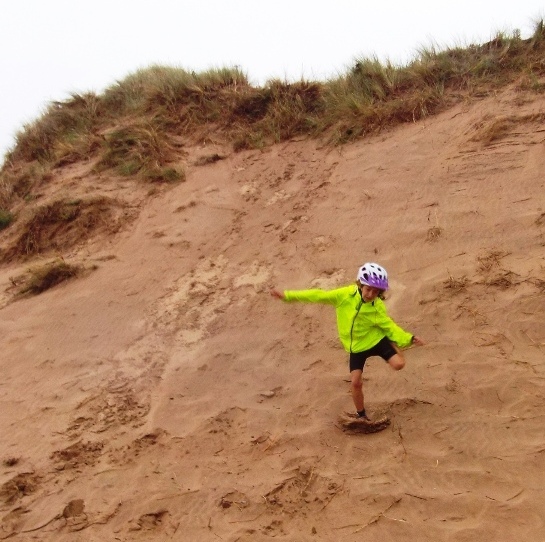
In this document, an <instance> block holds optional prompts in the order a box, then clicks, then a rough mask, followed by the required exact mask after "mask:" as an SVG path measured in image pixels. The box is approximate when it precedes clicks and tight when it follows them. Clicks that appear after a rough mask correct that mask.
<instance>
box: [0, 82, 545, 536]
mask: <svg viewBox="0 0 545 542" xmlns="http://www.w3.org/2000/svg"><path fill="white" fill-rule="evenodd" d="M544 106H545V100H544V99H543V97H542V96H539V95H534V94H522V93H520V92H519V93H516V92H514V91H506V92H504V93H501V94H499V95H498V96H495V97H489V98H486V99H483V100H482V101H479V102H476V103H471V104H464V105H463V106H459V107H457V108H456V109H453V110H450V111H448V112H446V113H444V114H442V115H440V116H438V117H436V118H431V119H428V120H426V121H424V122H420V123H417V124H413V125H408V126H403V127H400V128H398V129H396V130H394V131H392V132H391V133H387V134H383V135H381V136H379V137H375V138H372V139H368V140H366V141H362V142H358V143H356V144H353V145H349V146H346V147H343V148H342V149H331V148H329V147H321V146H320V145H319V144H318V143H317V142H315V141H310V142H309V141H291V142H289V143H287V144H283V145H277V146H275V147H272V148H269V149H267V150H265V151H264V152H257V151H252V152H244V153H240V154H232V153H229V152H228V150H227V149H226V148H222V147H221V146H220V145H219V144H214V143H212V142H211V143H209V144H208V145H207V146H202V147H194V148H191V149H187V150H189V152H190V155H189V156H190V158H189V166H188V179H187V182H185V183H182V184H180V185H178V186H175V187H173V188H168V189H164V190H161V191H159V193H157V194H155V195H154V196H153V197H151V196H147V195H146V193H145V190H144V189H142V188H138V189H137V188H136V187H133V188H130V187H129V188H126V187H125V188H124V189H123V190H125V192H123V191H122V190H121V189H120V192H119V194H118V195H119V197H125V198H128V197H129V196H128V195H127V194H128V193H131V194H132V195H131V196H130V197H132V198H133V200H132V203H131V204H132V205H133V206H135V207H138V209H139V215H138V218H137V220H136V221H134V222H132V223H131V224H129V225H128V226H127V227H126V228H125V230H123V231H122V232H121V233H119V234H118V235H116V236H110V237H104V236H102V237H99V238H95V240H94V241H92V242H90V243H89V244H87V245H82V246H81V247H79V248H78V249H76V250H72V251H70V252H67V253H66V254H64V256H65V257H66V258H67V260H74V261H85V262H86V263H88V264H93V263H95V264H97V265H98V269H97V270H95V271H94V272H92V273H90V274H88V275H87V276H85V277H83V278H80V279H77V280H74V281H72V282H68V283H66V284H63V285H60V286H58V287H56V288H54V289H52V290H50V291H48V292H45V293H44V294H42V295H40V296H38V297H34V298H28V299H24V300H19V301H16V302H12V303H7V301H8V300H9V298H10V295H11V291H12V288H11V283H10V280H9V278H10V277H13V276H15V275H17V273H20V272H22V271H23V270H24V269H25V267H26V266H28V264H18V265H15V264H11V265H9V266H4V267H2V268H0V285H1V286H2V292H3V298H2V300H3V301H2V303H3V308H2V309H1V310H0V337H1V339H0V341H1V372H2V379H1V382H0V401H1V412H2V414H1V416H0V423H1V425H0V431H1V435H2V440H1V453H0V459H2V461H3V465H2V466H1V467H0V472H1V474H2V475H1V479H0V483H1V484H2V490H1V501H0V507H1V508H0V514H1V515H0V517H1V523H0V539H3V538H11V539H12V540H25V541H26V540H44V541H46V540H47V541H49V540H51V541H53V540H55V541H71V542H72V541H104V540H123V541H132V540H146V541H155V540H156V541H164V540H184V541H185V540H190V541H216V540H225V541H232V542H234V541H236V540H239V541H244V540H247V541H249V540H252V541H255V540H268V539H270V538H271V537H273V538H275V539H277V540H286V541H306V540H343V541H344V540H346V541H353V540H354V541H355V540H363V539H373V540H383V541H385V542H387V541H393V540H395V541H396V542H404V541H407V542H408V541H411V542H413V541H415V540H418V541H437V540H444V541H456V542H461V541H474V540H494V541H496V542H498V541H511V540H515V539H522V540H525V541H527V542H531V541H542V540H544V539H545V520H544V519H543V509H544V507H545V490H544V489H543V488H544V487H545V436H544V431H543V427H544V422H545V414H544V413H543V407H544V406H545V387H544V385H545V368H544V364H543V355H544V349H545V327H544V326H543V321H544V316H545V257H544V246H545V197H544V195H543V194H544V193H545V190H544V184H545V181H544V179H545V177H544V175H543V171H544V170H545V152H544V150H545V143H544V138H545V132H544V126H543V124H542V123H539V122H535V121H534V120H532V116H531V115H532V114H533V113H537V112H540V111H542V110H543V107H544ZM498 117H507V118H509V119H511V121H512V122H511V123H510V124H509V129H508V131H507V133H505V134H504V136H503V137H502V138H500V139H498V140H495V141H492V142H491V143H490V144H486V137H487V130H488V129H489V128H490V126H491V125H492V123H493V122H494V120H495V119H497V118H498ZM214 152H219V153H227V157H226V158H225V159H224V160H221V161H219V162H217V163H215V164H210V165H207V166H196V165H192V163H193V161H194V160H196V159H197V158H198V157H199V156H205V155H209V154H211V153H214ZM77 167H78V168H79V169H78V171H77V172H74V171H72V170H67V171H66V172H65V173H64V176H63V177H59V178H58V179H57V181H56V184H55V183H53V184H52V187H51V190H53V189H55V190H62V189H63V186H64V184H63V183H66V181H67V176H68V175H72V176H73V175H75V174H76V173H77V174H78V175H79V176H83V177H85V168H86V167H87V166H85V165H79V166H77ZM96 186H98V188H96V190H97V192H100V191H101V190H103V191H104V190H106V188H105V187H106V186H108V187H110V188H109V189H108V190H110V191H111V185H106V184H104V185H100V184H96ZM71 190H72V192H71V193H73V191H74V190H76V187H75V186H74V185H72V187H71ZM130 190H133V192H130ZM146 190H147V189H146ZM111 195H112V194H111V192H110V196H111ZM114 195H115V192H114ZM366 260H375V261H378V262H380V263H381V264H383V265H384V266H385V267H386V268H387V269H388V270H389V273H390V276H391V284H392V288H391V292H390V294H389V298H388V300H387V305H388V307H389V311H390V314H391V315H392V316H393V317H394V318H395V319H396V320H397V321H398V322H399V323H400V324H401V325H402V326H403V327H404V328H406V329H408V330H410V331H413V332H415V333H417V334H418V335H420V336H422V337H424V338H425V339H427V341H428V345H427V346H426V347H424V348H419V349H411V350H410V351H409V352H407V359H408V363H407V367H406V368H405V370H403V371H401V372H399V373H394V372H393V371H391V370H389V369H388V368H387V367H386V366H385V365H384V364H383V363H382V362H381V361H380V360H378V359H376V360H374V361H372V362H371V363H369V365H368V366H367V367H366V369H365V372H364V377H365V392H366V399H367V405H368V410H369V411H370V412H371V413H373V414H378V413H379V412H384V411H385V412H388V413H389V414H390V415H391V418H392V425H391V426H390V428H388V429H387V430H385V431H383V432H381V433H377V434H374V435H359V436H358V435H348V434H345V433H343V432H342V431H341V430H340V429H339V427H338V426H337V416H338V414H339V413H341V412H342V411H343V410H350V409H351V408H352V406H351V399H350V395H349V389H348V376H349V375H348V369H347V365H346V357H347V356H346V354H345V353H344V352H343V351H342V349H341V348H340V347H339V345H338V343H337V339H336V334H335V323H334V313H333V311H332V309H331V308H329V307H321V306H312V305H289V306H288V305H285V304H282V303H281V302H278V301H274V300H273V299H272V298H270V297H269V295H268V294H267V291H268V289H269V287H271V286H273V285H274V286H277V287H279V288H305V287H308V286H311V285H317V286H323V287H334V286H337V285H341V284H345V283H348V282H350V281H352V280H353V278H354V274H355V271H356V269H357V267H358V266H359V265H361V263H363V262H364V261H366Z"/></svg>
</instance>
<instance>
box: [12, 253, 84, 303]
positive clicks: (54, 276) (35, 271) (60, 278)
mask: <svg viewBox="0 0 545 542" xmlns="http://www.w3.org/2000/svg"><path fill="white" fill-rule="evenodd" d="M81 271H82V267H81V266H79V265H72V264H69V263H66V262H65V261H64V260H63V259H57V260H54V261H52V262H49V263H47V264H45V265H42V266H40V267H33V268H31V269H29V271H28V277H27V279H26V280H25V281H24V284H23V285H22V286H21V288H20V289H19V292H18V293H19V295H25V294H29V295H38V294H41V293H42V292H45V291H46V290H49V289H50V288H53V287H54V286H57V285H58V284H60V283H61V282H65V281H67V280H69V279H72V278H74V277H76V276H77V275H79V274H80V273H81Z"/></svg>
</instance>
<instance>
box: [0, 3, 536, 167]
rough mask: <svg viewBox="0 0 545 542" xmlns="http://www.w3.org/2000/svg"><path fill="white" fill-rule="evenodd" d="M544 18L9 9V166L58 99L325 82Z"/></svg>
mask: <svg viewBox="0 0 545 542" xmlns="http://www.w3.org/2000/svg"><path fill="white" fill-rule="evenodd" d="M544 14H545V9H544V2H543V0H517V1H514V0H458V1H457V2H440V1H438V0H390V1H389V2H380V1H375V2H370V1H368V0H328V1H326V0H269V1H262V0H153V1H151V0H130V1H129V0H126V1H122V0H92V1H90V0H1V1H0V73H1V75H2V77H1V82H0V162H1V161H2V157H3V156H4V153H5V152H6V150H8V148H10V147H11V146H12V145H13V143H14V136H15V134H16V132H17V131H19V130H20V129H22V128H23V125H24V124H25V123H28V122H31V121H33V120H35V119H36V118H37V117H38V116H39V115H40V114H41V112H42V111H43V110H44V108H45V107H46V105H47V104H48V103H49V102H50V101H54V100H64V99H66V98H67V97H68V96H69V94H70V93H72V92H86V91H95V92H102V91H103V90H104V89H105V88H106V87H108V86H110V85H112V84H114V83H115V82H116V81H118V80H122V79H124V78H125V76H127V75H128V74H130V73H133V72H134V71H136V70H137V69H139V68H145V67H148V66H150V65H152V64H162V65H169V66H175V67H180V68H185V69H187V70H195V71H197V72H199V71H203V70H206V69H208V68H214V67H231V66H239V67H240V68H241V69H242V70H243V71H244V72H245V73H246V74H247V76H248V78H249V79H250V81H251V82H252V83H253V84H255V85H263V84H264V83H265V82H266V81H267V80H268V79H272V78H280V79H286V80H289V81H291V80H299V79H301V78H305V79H310V80H319V81H323V80H326V79H328V78H331V77H335V76H336V75H338V74H340V73H345V72H346V70H347V68H348V67H349V66H350V65H351V64H352V63H353V61H354V59H356V58H359V57H370V56H373V55H376V56H377V57H378V58H379V59H381V60H385V59H390V60H391V61H393V62H395V63H404V62H407V61H409V60H410V59H411V58H413V57H414V56H415V55H416V53H417V50H418V48H419V47H422V46H429V45H431V44H436V45H438V46H439V47H440V48H441V49H443V48H445V47H447V46H452V45H467V44H468V43H476V42H479V43H482V42H484V41H487V40H488V39H490V38H491V37H492V36H493V35H494V34H495V33H496V32H497V31H512V30H514V29H519V30H520V31H521V33H522V36H523V37H527V36H528V35H530V34H531V32H532V31H533V28H534V22H535V20H537V19H539V18H543V17H544Z"/></svg>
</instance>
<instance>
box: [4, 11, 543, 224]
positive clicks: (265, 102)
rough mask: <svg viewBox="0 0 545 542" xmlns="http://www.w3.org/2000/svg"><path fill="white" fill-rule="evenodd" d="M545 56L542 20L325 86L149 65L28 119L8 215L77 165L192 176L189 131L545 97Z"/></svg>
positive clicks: (322, 123)
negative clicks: (507, 93) (520, 95)
mask: <svg viewBox="0 0 545 542" xmlns="http://www.w3.org/2000/svg"><path fill="white" fill-rule="evenodd" d="M544 56H545V26H544V22H543V20H540V21H537V22H536V24H535V30H534V34H533V35H532V36H531V37H530V38H529V39H525V40H523V39H521V37H520V33H519V32H517V31H515V32H513V33H512V34H507V33H498V34H497V35H496V36H495V37H494V39H492V40H491V41H489V42H488V43H485V44H481V45H469V46H467V47H452V48H448V49H445V50H440V49H438V48H437V47H435V46H431V47H427V48H422V49H421V50H420V51H418V52H417V54H416V56H415V58H414V59H413V60H411V61H410V62H408V63H407V64H406V65H401V66H397V65H394V64H392V63H391V62H388V61H387V62H380V61H379V60H378V59H377V58H361V59H357V60H356V61H355V62H354V64H353V66H352V67H351V68H350V69H348V70H347V72H346V73H344V74H342V75H340V76H338V77H336V78H334V79H331V80H329V81H325V82H310V81H304V80H301V81H299V82H293V83H288V82H285V81H279V80H272V81H268V82H267V83H266V84H265V85H264V86H263V87H254V86H252V85H251V84H250V83H249V82H248V79H247V77H246V75H245V74H244V73H243V72H242V71H241V70H240V69H239V68H238V67H234V68H219V69H210V70H208V71H205V72H202V73H195V72H191V71H186V70H184V69H180V68H174V67H165V66H151V67H149V68H147V69H141V70H138V71H136V72H135V73H133V74H131V75H129V76H128V77H126V78H125V79H123V80H122V81H118V82H116V83H115V84H113V85H112V86H111V87H109V88H107V89H106V90H105V91H104V92H103V93H102V94H95V93H92V92H89V93H85V94H72V95H71V96H70V98H69V99H67V100H66V101H64V102H53V103H51V104H50V105H49V106H48V107H47V109H46V110H45V111H44V113H43V114H42V115H41V116H40V117H39V118H38V119H36V120H35V121H34V122H32V123H30V124H27V125H25V126H24V127H23V129H22V130H21V131H20V132H19V133H18V134H17V137H16V143H15V145H14V147H13V149H11V150H10V151H9V152H8V153H7V155H6V157H5V161H4V164H3V166H2V169H1V170H0V210H1V211H2V212H4V213H6V212H8V211H10V210H11V209H12V207H13V205H14V204H15V203H16V202H18V201H21V200H27V199H32V197H33V194H34V193H35V191H36V190H37V188H38V187H39V186H41V185H43V184H44V183H47V182H48V180H49V179H50V178H51V176H52V174H53V172H54V170H55V168H58V167H60V166H64V165H67V164H70V163H75V162H89V163H90V164H91V167H93V168H94V169H95V171H101V172H107V171H110V172H111V174H114V175H121V176H130V177H134V178H135V179H139V180H140V181H144V182H145V181H153V182H172V181H180V180H184V178H185V177H184V175H185V174H184V170H183V166H181V165H180V160H181V158H180V157H181V156H182V155H183V153H181V152H180V150H179V147H180V137H183V138H189V139H198V138H201V139H202V138H204V137H206V135H207V134H210V133H212V132H215V133H219V134H221V136H222V137H223V138H225V139H226V140H228V141H230V142H231V143H232V145H233V148H234V150H242V149H249V148H261V147H264V146H266V145H269V144H271V143H274V142H279V141H283V140H287V139H289V138H292V137H294V136H300V135H307V136H309V137H321V138H323V139H325V140H327V141H329V142H330V143H331V144H343V143H346V142H349V141H352V140H355V139H357V138H361V137H364V136H365V135H367V134H371V133H376V132H377V131H380V130H382V129H384V128H387V127H390V126H394V125H396V124H399V123H404V122H415V121H418V120H419V119H421V118H424V117H426V116H429V115H433V114H435V113H437V112H439V111H441V110H443V109H445V108H446V107H449V106H450V105H451V104H453V103H456V102H457V101H459V100H460V99H462V98H467V97H472V96H482V95H486V94H487V93H489V92H493V91H494V90H495V89H497V88H500V87H501V86H503V85H506V84H509V83H512V82H514V81H518V84H519V86H520V88H521V89H525V90H530V91H535V92H543V90H544V86H543V84H542V83H541V81H542V79H543V76H544V75H545V60H544ZM4 222H6V220H5V219H4Z"/></svg>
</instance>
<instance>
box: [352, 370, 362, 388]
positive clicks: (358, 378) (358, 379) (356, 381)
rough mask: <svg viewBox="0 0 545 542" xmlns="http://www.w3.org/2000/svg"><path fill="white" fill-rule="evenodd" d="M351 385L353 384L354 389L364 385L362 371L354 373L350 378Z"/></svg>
mask: <svg viewBox="0 0 545 542" xmlns="http://www.w3.org/2000/svg"><path fill="white" fill-rule="evenodd" d="M350 385H351V386H352V389H361V387H362V385H363V379H362V375H361V373H360V374H354V375H352V378H351V380H350Z"/></svg>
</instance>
